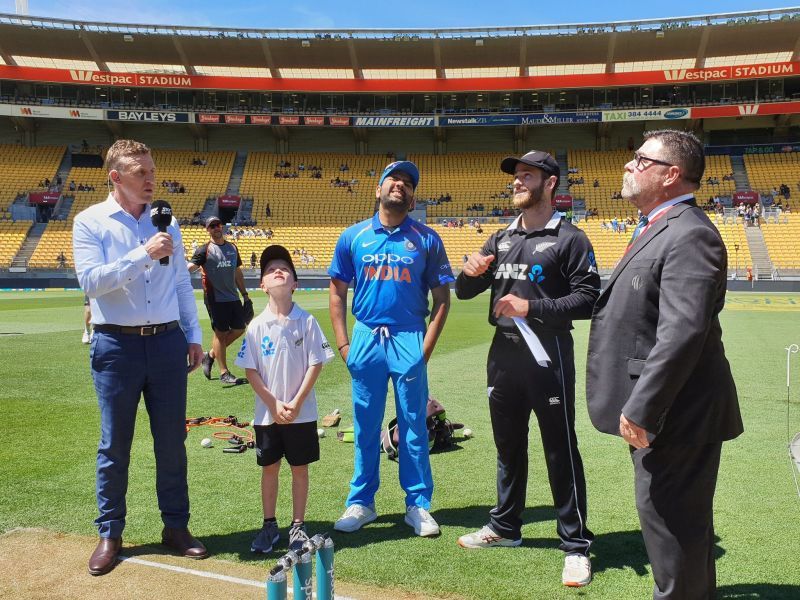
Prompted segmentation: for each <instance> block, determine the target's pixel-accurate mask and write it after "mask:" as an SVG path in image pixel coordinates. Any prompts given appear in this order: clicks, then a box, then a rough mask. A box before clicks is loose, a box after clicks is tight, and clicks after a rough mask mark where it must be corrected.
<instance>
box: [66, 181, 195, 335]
mask: <svg viewBox="0 0 800 600" xmlns="http://www.w3.org/2000/svg"><path fill="white" fill-rule="evenodd" d="M156 233H158V229H157V228H156V227H154V226H153V224H152V222H151V220H150V205H149V204H148V205H146V206H145V209H144V211H143V212H142V214H141V216H140V217H139V219H136V218H135V217H133V215H131V214H130V213H128V212H126V211H125V210H124V209H123V208H122V207H121V206H120V205H119V203H118V202H117V201H116V200H115V199H114V197H113V196H112V195H111V194H109V196H108V198H107V199H106V201H105V202H100V203H99V204H95V205H93V206H90V207H89V208H87V209H86V210H84V211H83V212H81V213H80V214H79V215H78V216H77V217H75V222H74V224H73V229H72V243H73V251H74V255H75V272H76V273H77V275H78V282H79V283H80V285H81V288H83V291H84V292H85V293H86V295H87V296H88V297H89V303H90V306H91V309H92V323H93V324H96V325H102V324H114V325H126V326H137V325H157V324H159V323H168V322H170V321H180V325H181V329H183V332H184V334H185V335H186V339H187V341H188V342H189V343H190V344H201V343H202V331H201V329H200V323H199V321H198V319H197V305H196V304H195V299H194V291H193V289H192V284H191V280H190V279H189V271H188V270H187V268H186V257H185V256H184V250H183V240H182V238H181V232H180V229H179V228H178V223H177V222H176V221H175V219H174V218H173V219H172V223H171V224H170V226H169V227H167V233H169V234H170V235H171V236H172V243H173V251H172V256H171V257H170V259H169V265H168V266H161V265H160V264H159V261H158V260H153V259H151V258H150V257H149V256H148V255H147V252H146V251H145V249H144V245H145V243H146V242H147V240H149V239H150V238H151V237H153V236H154V235H155V234H156Z"/></svg>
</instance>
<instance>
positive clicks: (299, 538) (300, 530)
mask: <svg viewBox="0 0 800 600" xmlns="http://www.w3.org/2000/svg"><path fill="white" fill-rule="evenodd" d="M307 541H308V533H306V526H305V523H292V527H291V529H289V550H294V551H295V552H300V550H301V549H302V547H303V544H305V543H306V542H307Z"/></svg>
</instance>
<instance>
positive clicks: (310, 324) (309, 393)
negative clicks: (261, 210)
mask: <svg viewBox="0 0 800 600" xmlns="http://www.w3.org/2000/svg"><path fill="white" fill-rule="evenodd" d="M261 289H262V290H264V292H266V293H267V294H268V295H269V304H268V305H267V307H266V308H265V309H264V312H262V313H261V314H260V315H258V316H257V317H256V318H255V319H253V321H252V322H251V323H250V325H249V326H248V328H247V332H246V333H245V336H244V340H243V341H242V347H241V349H240V350H239V354H238V355H237V358H236V365H237V366H239V367H243V368H244V369H245V372H246V374H247V380H248V381H249V382H250V385H251V386H252V387H253V390H254V391H255V393H256V409H255V419H254V421H253V423H254V426H255V430H256V456H257V457H258V458H257V462H258V464H259V465H260V466H261V467H263V469H262V471H261V502H262V505H263V508H264V525H263V527H262V528H261V531H259V532H258V535H257V536H256V538H255V539H254V540H253V543H252V545H251V546H250V550H251V551H252V552H261V553H265V554H266V553H268V552H271V551H272V546H273V544H275V543H277V541H278V539H279V535H278V524H277V521H276V519H275V508H276V504H277V501H278V472H279V471H280V466H281V458H282V457H284V456H285V457H286V462H288V463H289V466H290V467H291V470H292V526H291V528H290V529H289V549H291V550H299V549H300V548H301V547H302V545H303V542H305V541H306V540H307V539H308V535H307V534H306V530H305V525H304V519H305V512H306V502H307V500H308V465H309V464H310V463H312V462H315V461H317V460H319V438H318V437H317V400H316V397H315V395H314V383H315V382H316V380H317V377H318V376H319V374H320V371H322V365H323V364H325V363H327V362H329V361H330V360H331V359H332V358H333V356H334V355H333V351H332V350H331V347H330V345H329V344H328V341H327V340H326V339H325V335H324V334H323V333H322V330H321V329H320V326H319V323H317V320H316V319H315V318H314V317H313V316H311V315H310V314H309V313H307V312H306V311H304V310H303V309H302V308H300V307H299V306H298V305H297V304H295V303H294V302H292V293H293V292H294V290H295V289H297V271H295V268H294V263H293V262H292V257H291V256H290V254H289V251H288V250H287V249H286V248H284V247H283V246H278V245H273V246H268V247H267V248H266V249H265V250H264V252H263V253H262V254H261Z"/></svg>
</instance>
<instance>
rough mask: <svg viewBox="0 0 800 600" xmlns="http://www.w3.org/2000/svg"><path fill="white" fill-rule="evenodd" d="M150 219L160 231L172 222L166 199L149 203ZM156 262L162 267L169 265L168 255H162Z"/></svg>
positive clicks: (170, 208) (164, 229)
mask: <svg viewBox="0 0 800 600" xmlns="http://www.w3.org/2000/svg"><path fill="white" fill-rule="evenodd" d="M150 220H151V221H152V222H153V227H157V228H158V230H159V231H160V232H161V233H164V232H165V231H166V230H167V226H168V225H169V224H170V223H172V207H171V206H170V205H169V202H167V201H166V200H156V201H155V202H153V203H152V204H151V205H150ZM158 263H159V264H160V265H161V266H162V267H166V266H167V265H169V256H164V257H162V258H161V259H160V260H159V261H158Z"/></svg>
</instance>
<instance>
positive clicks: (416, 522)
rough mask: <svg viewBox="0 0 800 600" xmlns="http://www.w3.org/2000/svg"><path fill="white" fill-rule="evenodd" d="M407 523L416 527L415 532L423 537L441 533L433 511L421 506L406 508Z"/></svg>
mask: <svg viewBox="0 0 800 600" xmlns="http://www.w3.org/2000/svg"><path fill="white" fill-rule="evenodd" d="M406 523H407V524H408V525H411V527H413V528H414V533H416V534H417V535H421V536H422V537H428V536H430V535H439V524H438V523H437V522H436V520H435V519H434V518H433V517H432V516H431V513H429V512H428V511H427V510H425V509H424V508H422V507H420V506H409V507H408V508H406Z"/></svg>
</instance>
